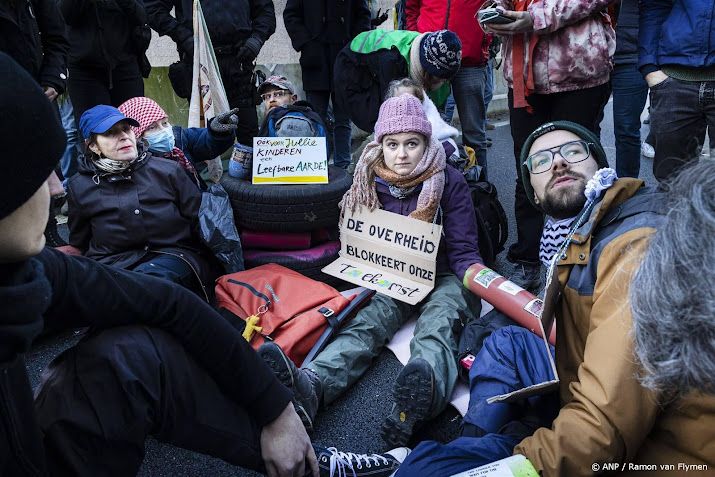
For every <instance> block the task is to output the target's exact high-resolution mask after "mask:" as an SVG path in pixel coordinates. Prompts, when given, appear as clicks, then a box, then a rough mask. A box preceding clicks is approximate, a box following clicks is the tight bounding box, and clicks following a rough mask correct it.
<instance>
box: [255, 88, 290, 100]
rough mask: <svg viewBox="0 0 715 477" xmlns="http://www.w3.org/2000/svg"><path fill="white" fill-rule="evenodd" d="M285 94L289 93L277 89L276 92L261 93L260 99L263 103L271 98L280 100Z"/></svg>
mask: <svg viewBox="0 0 715 477" xmlns="http://www.w3.org/2000/svg"><path fill="white" fill-rule="evenodd" d="M286 94H290V92H289V91H286V90H284V89H279V90H277V91H271V92H270V93H263V94H262V95H261V98H263V101H270V100H271V98H276V99H279V98H282V97H283V96H285V95H286Z"/></svg>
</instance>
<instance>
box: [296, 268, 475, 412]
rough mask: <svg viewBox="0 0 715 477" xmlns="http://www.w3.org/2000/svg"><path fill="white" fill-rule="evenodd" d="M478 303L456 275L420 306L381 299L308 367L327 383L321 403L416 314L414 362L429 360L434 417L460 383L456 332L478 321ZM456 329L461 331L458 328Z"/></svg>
mask: <svg viewBox="0 0 715 477" xmlns="http://www.w3.org/2000/svg"><path fill="white" fill-rule="evenodd" d="M479 305H480V304H479V299H478V298H477V297H476V296H475V295H473V294H472V293H471V292H470V291H469V290H467V289H466V288H464V286H463V285H462V282H461V281H460V280H459V279H458V278H457V277H456V276H455V275H454V274H452V273H449V274H440V275H437V277H436V280H435V287H434V289H433V290H432V292H431V293H430V294H429V295H427V297H426V298H425V299H424V300H422V302H420V303H418V304H417V305H409V304H407V303H404V302H401V301H398V300H394V299H392V298H389V297H387V296H385V295H381V294H377V295H375V297H373V299H372V301H371V302H370V303H369V304H368V305H367V306H366V307H365V308H363V309H362V310H360V312H359V313H358V314H357V315H356V316H355V317H354V318H353V319H352V320H351V321H349V322H348V324H347V325H346V326H345V328H343V329H342V330H341V331H340V333H339V334H338V335H337V336H336V337H335V338H334V340H333V341H332V342H331V343H330V344H329V345H328V346H327V347H326V348H325V349H324V350H323V351H322V352H321V353H320V354H319V355H318V356H317V357H316V358H315V360H314V361H312V362H311V363H310V364H309V365H308V367H309V368H311V369H312V370H313V371H315V372H316V373H317V374H318V376H320V378H321V380H322V382H323V400H324V403H325V404H329V403H331V402H332V401H334V400H335V399H337V398H338V397H339V396H340V395H341V394H342V393H343V392H345V391H346V390H347V389H348V388H349V387H350V386H352V385H353V383H355V381H357V380H358V379H359V378H360V377H361V376H362V375H363V374H365V372H366V371H367V370H368V368H369V367H370V365H371V364H372V361H373V360H374V359H375V358H376V357H377V356H378V355H379V354H380V352H381V351H382V349H383V348H384V347H385V346H386V345H387V343H388V342H389V341H390V340H391V339H392V337H393V336H394V335H395V333H396V332H397V330H399V329H400V327H401V326H402V325H403V324H405V322H407V321H408V320H409V319H410V318H411V317H412V316H413V314H415V313H418V314H419V315H418V318H417V325H416V327H415V335H414V338H412V342H411V343H410V351H411V356H410V359H414V358H422V359H424V360H426V361H427V362H428V363H429V364H430V365H432V369H433V370H434V375H435V385H436V386H435V395H434V400H433V406H432V410H431V414H432V416H436V415H437V414H439V413H440V412H441V411H442V410H443V409H444V408H445V406H446V405H447V403H448V399H449V398H450V396H451V395H452V391H453V389H454V385H455V383H456V381H457V362H456V355H457V339H458V337H457V336H454V331H453V330H454V329H457V330H460V329H461V328H462V327H461V325H458V324H457V323H455V322H459V321H461V322H462V323H464V324H466V323H467V322H468V321H471V320H472V319H474V318H475V316H474V314H475V312H478V310H480V306H479ZM455 325H457V326H455Z"/></svg>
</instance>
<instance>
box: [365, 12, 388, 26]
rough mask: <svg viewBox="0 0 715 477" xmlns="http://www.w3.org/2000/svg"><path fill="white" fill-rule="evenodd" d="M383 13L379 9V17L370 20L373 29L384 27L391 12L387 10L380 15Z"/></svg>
mask: <svg viewBox="0 0 715 477" xmlns="http://www.w3.org/2000/svg"><path fill="white" fill-rule="evenodd" d="M381 11H382V9H380V8H378V10H377V16H375V18H373V19H371V20H370V26H371V27H376V26H378V25H382V24H383V23H384V22H385V20H387V17H389V16H390V11H389V10H385V11H384V12H383V13H380V12H381Z"/></svg>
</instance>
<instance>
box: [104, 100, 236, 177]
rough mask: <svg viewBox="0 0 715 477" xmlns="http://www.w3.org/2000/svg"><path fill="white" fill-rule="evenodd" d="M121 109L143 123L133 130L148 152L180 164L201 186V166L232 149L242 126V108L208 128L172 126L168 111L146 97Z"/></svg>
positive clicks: (210, 123) (129, 102)
mask: <svg viewBox="0 0 715 477" xmlns="http://www.w3.org/2000/svg"><path fill="white" fill-rule="evenodd" d="M118 109H119V111H120V112H121V113H122V114H124V115H125V116H126V117H128V118H131V119H134V120H135V121H136V122H138V123H139V126H133V127H132V130H133V131H134V136H136V138H137V141H144V142H145V143H146V149H147V150H148V151H149V152H150V153H151V154H153V155H155V156H157V157H164V158H167V159H173V160H176V161H178V162H179V164H181V166H182V167H183V168H184V169H186V171H187V172H188V173H189V175H190V176H191V177H192V178H193V179H194V181H196V182H197V183H198V184H202V182H201V180H200V178H199V177H198V175H197V173H196V166H197V164H198V163H201V162H204V161H210V160H212V159H214V158H216V157H218V156H220V155H221V154H223V153H224V152H226V151H227V150H228V149H229V148H231V146H232V145H233V143H234V139H235V131H236V128H237V127H238V116H237V114H238V109H232V110H231V111H227V112H225V113H222V114H219V115H217V116H216V117H215V118H212V119H211V120H209V126H208V127H207V128H182V127H181V126H172V125H171V122H170V121H169V115H168V114H166V111H164V110H163V109H162V107H161V106H159V105H158V104H157V102H156V101H154V100H153V99H151V98H146V97H144V96H138V97H136V98H132V99H129V100H127V101H125V102H123V103H122V104H121V105H119V108H118ZM199 168H200V167H199Z"/></svg>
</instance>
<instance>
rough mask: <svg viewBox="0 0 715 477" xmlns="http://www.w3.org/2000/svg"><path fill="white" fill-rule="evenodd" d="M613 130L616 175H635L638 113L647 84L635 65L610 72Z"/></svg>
mask: <svg viewBox="0 0 715 477" xmlns="http://www.w3.org/2000/svg"><path fill="white" fill-rule="evenodd" d="M611 87H612V89H613V131H614V133H615V135H616V173H617V174H618V177H636V178H637V177H638V173H639V172H640V164H641V149H640V147H641V113H642V112H643V108H644V107H645V102H646V99H647V98H648V84H647V83H646V82H645V80H644V79H643V75H641V73H640V71H638V68H637V65H636V64H635V63H634V64H628V65H616V67H615V68H613V72H612V73H611Z"/></svg>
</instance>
